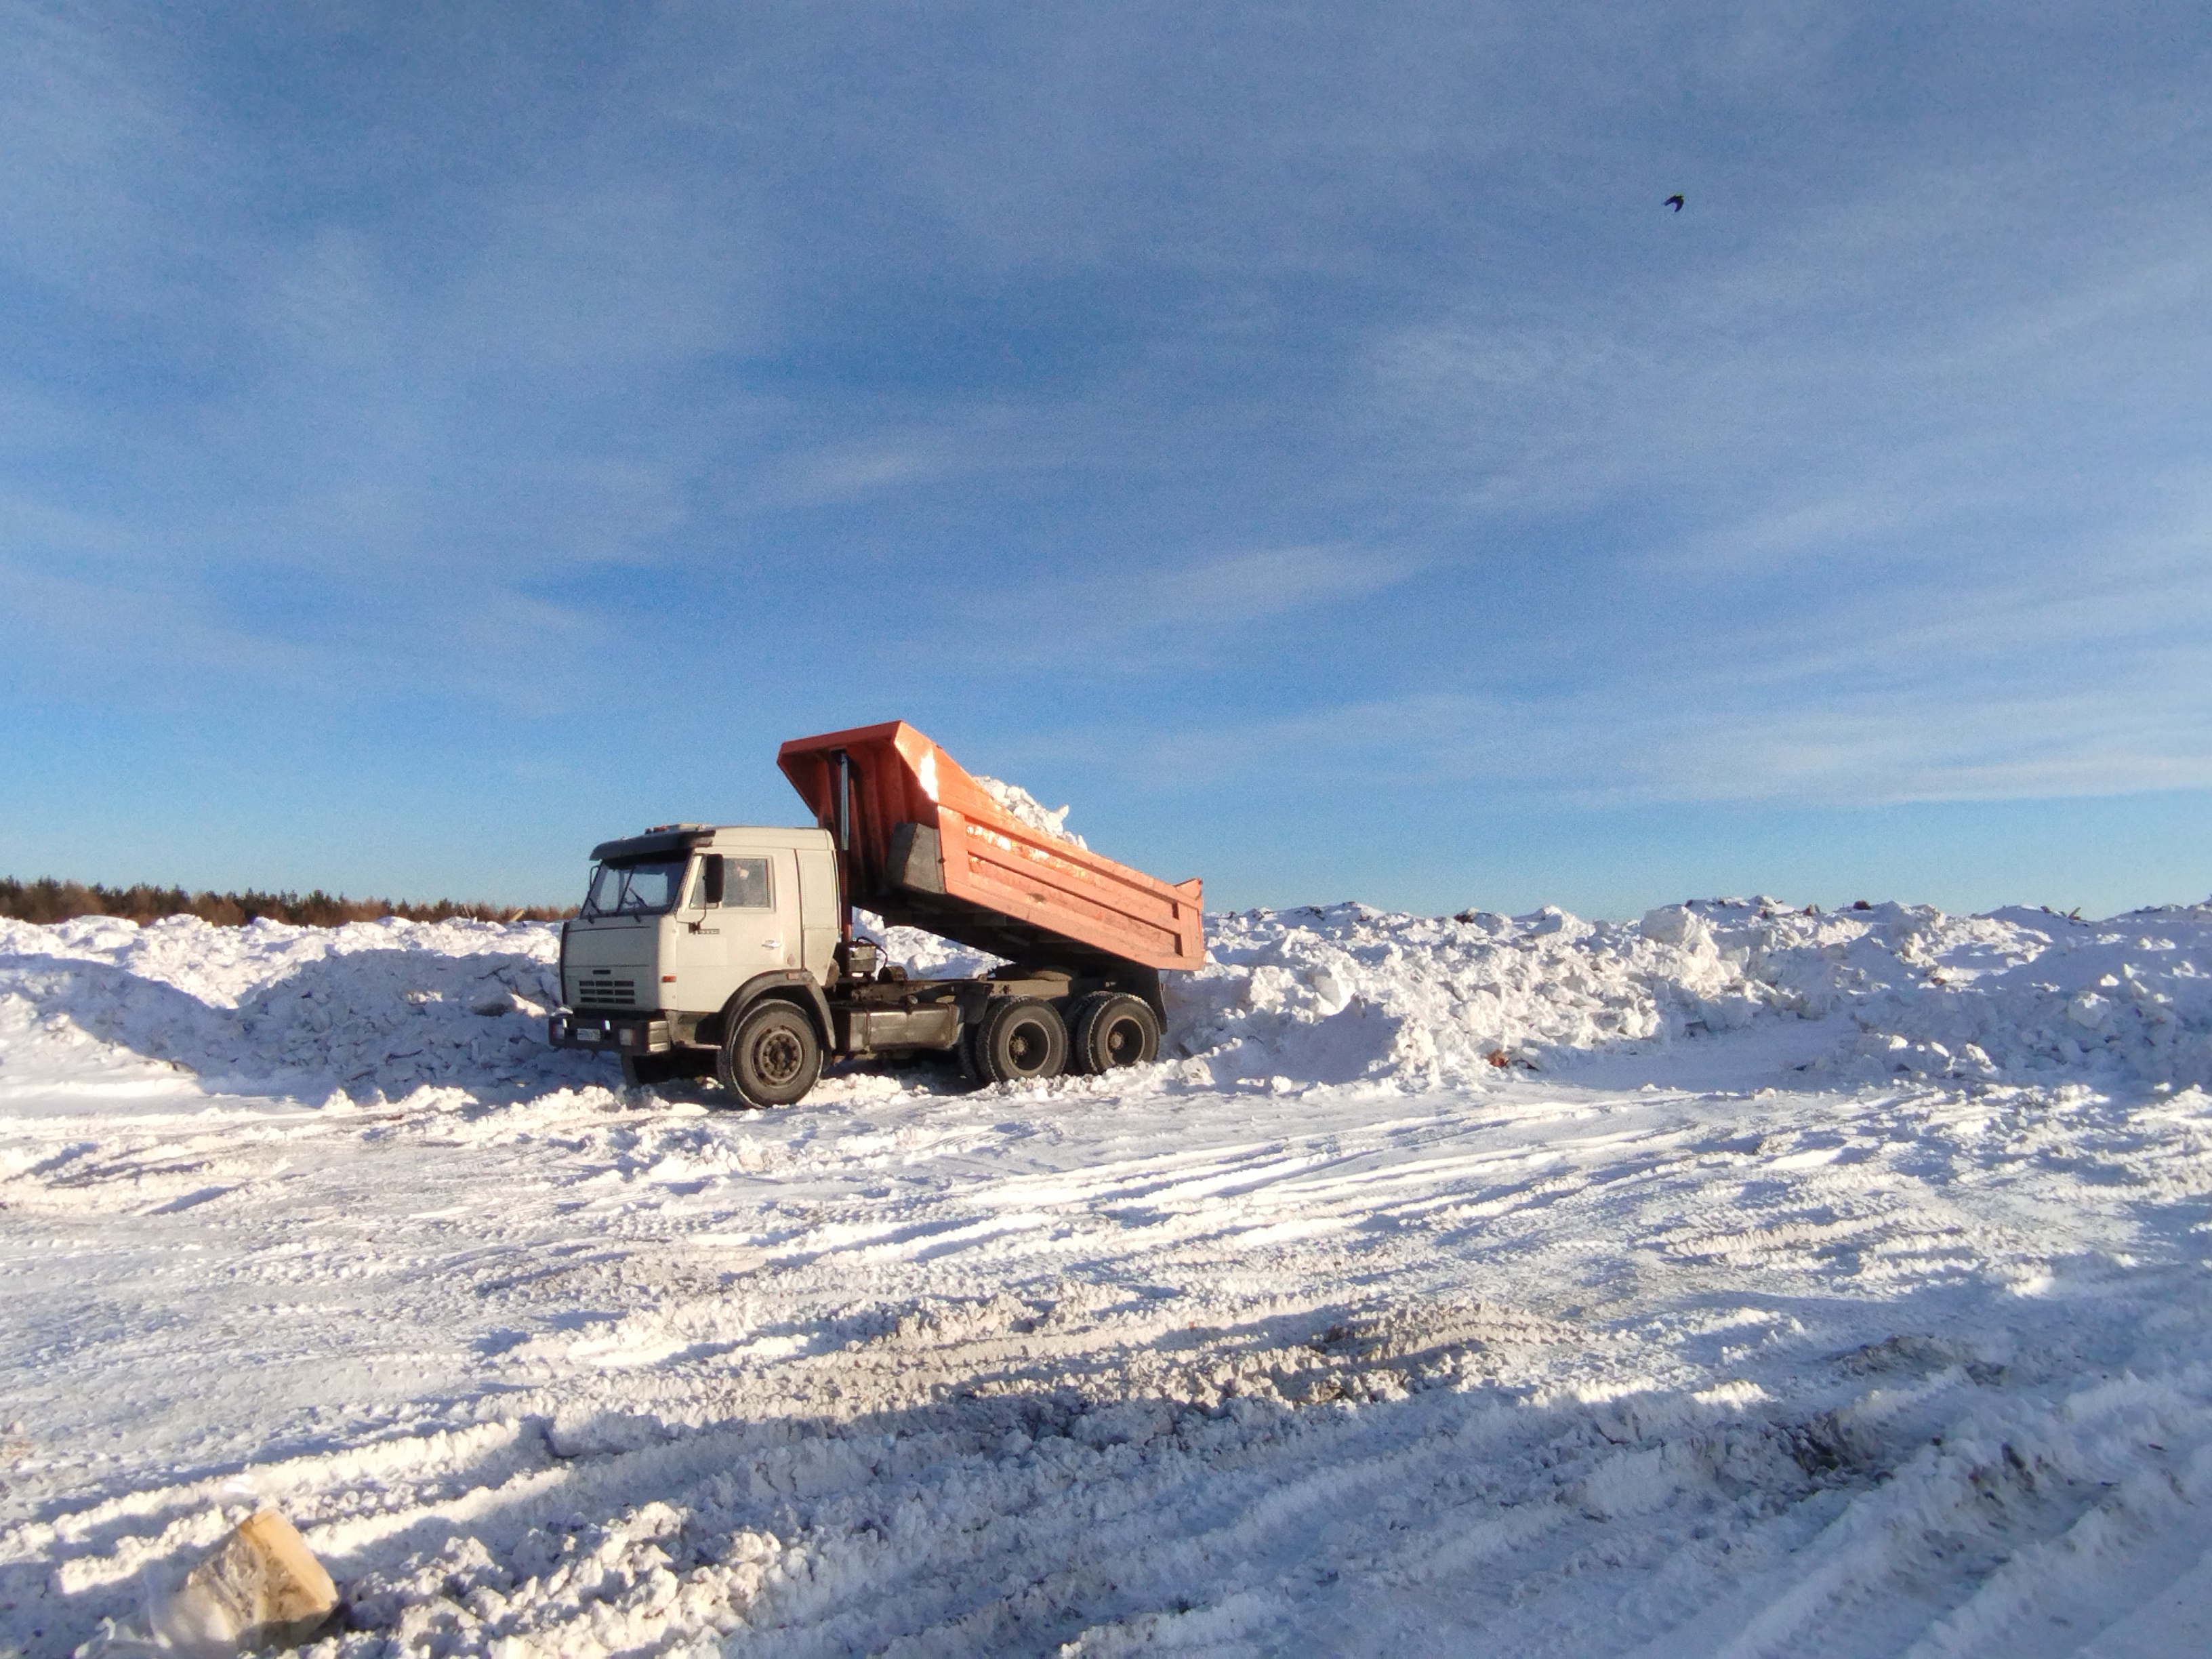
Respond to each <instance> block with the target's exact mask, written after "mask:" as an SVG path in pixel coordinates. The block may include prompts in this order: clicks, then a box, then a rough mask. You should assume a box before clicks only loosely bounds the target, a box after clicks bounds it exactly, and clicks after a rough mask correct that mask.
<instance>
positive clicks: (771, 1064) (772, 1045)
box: [753, 1031, 806, 1084]
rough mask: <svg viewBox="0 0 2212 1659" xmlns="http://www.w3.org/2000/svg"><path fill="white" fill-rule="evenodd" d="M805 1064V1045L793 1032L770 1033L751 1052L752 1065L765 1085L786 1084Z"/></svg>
mask: <svg viewBox="0 0 2212 1659" xmlns="http://www.w3.org/2000/svg"><path fill="white" fill-rule="evenodd" d="M805 1063H806V1048H805V1044H803V1043H801V1042H799V1035H798V1033H797V1032H795V1031H770V1032H769V1034H768V1035H767V1036H764V1037H763V1038H762V1039H761V1040H760V1042H759V1045H758V1046H757V1047H756V1048H754V1050H753V1065H754V1066H755V1067H756V1068H757V1070H758V1071H759V1073H760V1074H761V1080H762V1081H763V1082H765V1083H775V1084H782V1083H788V1082H790V1081H791V1080H792V1079H793V1078H795V1077H797V1076H798V1075H799V1068H800V1067H801V1066H804V1065H805Z"/></svg>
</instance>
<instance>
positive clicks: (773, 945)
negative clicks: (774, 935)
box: [761, 939, 783, 951]
mask: <svg viewBox="0 0 2212 1659" xmlns="http://www.w3.org/2000/svg"><path fill="white" fill-rule="evenodd" d="M761 949H762V950H763V951H781V949H783V941H782V940H781V939H763V940H762V941H761Z"/></svg>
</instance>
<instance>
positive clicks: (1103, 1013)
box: [1068, 991, 1160, 1073]
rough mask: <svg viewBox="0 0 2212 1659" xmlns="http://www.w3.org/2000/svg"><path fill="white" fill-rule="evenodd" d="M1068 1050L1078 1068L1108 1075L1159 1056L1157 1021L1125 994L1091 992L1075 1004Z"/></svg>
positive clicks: (1141, 1003)
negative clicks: (1115, 1070) (1120, 1068)
mask: <svg viewBox="0 0 2212 1659" xmlns="http://www.w3.org/2000/svg"><path fill="white" fill-rule="evenodd" d="M1072 1023H1073V1027H1074V1029H1073V1031H1072V1032H1070V1034H1069V1038H1068V1048H1069V1050H1070V1054H1069V1056H1068V1057H1069V1059H1070V1060H1072V1061H1073V1063H1074V1065H1075V1066H1077V1068H1078V1069H1079V1070H1082V1071H1085V1072H1091V1073H1099V1072H1110V1071H1112V1070H1113V1069H1114V1068H1115V1066H1141V1065H1143V1064H1144V1063H1145V1062H1146V1061H1147V1060H1158V1058H1159V1057H1160V1018H1159V1016H1158V1014H1155V1013H1154V1012H1152V1008H1151V1007H1150V1006H1148V1005H1147V1004H1146V1002H1145V1001H1144V1000H1142V999H1141V998H1139V997H1133V996H1131V995H1129V994H1127V992H1126V991H1094V992H1093V993H1091V995H1089V996H1087V997H1085V998H1084V999H1083V1000H1082V1001H1080V1002H1079V1003H1077V1004H1076V1005H1075V1018H1074V1020H1073V1022H1072Z"/></svg>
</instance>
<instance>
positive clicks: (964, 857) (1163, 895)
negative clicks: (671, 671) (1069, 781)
mask: <svg viewBox="0 0 2212 1659" xmlns="http://www.w3.org/2000/svg"><path fill="white" fill-rule="evenodd" d="M776 764H777V765H778V766H780V767H781V768H782V769H783V773H784V775H785V776H786V777H787V778H789V779H790V780H791V784H792V787H793V788H794V789H796V790H798V791H799V795H800V797H801V799H804V800H805V802H806V804H807V805H808V807H809V808H811V810H812V811H813V813H814V815H815V818H816V820H817V822H818V823H821V824H822V825H823V827H824V828H827V829H830V830H832V831H833V832H834V831H836V829H838V826H839V823H840V821H841V813H842V816H843V818H844V820H845V821H846V823H847V833H848V837H849V840H850V844H851V849H852V850H851V854H850V857H849V860H848V871H847V880H848V883H849V884H850V895H851V897H852V899H853V901H854V902H855V903H857V904H861V905H865V906H866V907H867V908H869V909H871V910H873V911H875V912H877V913H878V914H879V915H882V916H883V917H884V919H885V920H886V921H890V922H894V923H900V924H904V925H906V926H909V927H922V928H927V930H929V931H930V932H932V933H938V934H941V935H943V936H944V937H945V938H946V939H956V940H957V941H959V942H960V943H961V944H963V945H971V946H973V947H974V948H975V949H976V950H979V951H990V952H991V953H993V954H994V955H995V956H1000V957H1006V959H1007V960H1009V961H1012V962H1017V963H1023V964H1024V965H1025V966H1030V967H1039V968H1044V967H1064V968H1068V969H1109V970H1110V969H1115V968H1119V967H1122V966H1126V965H1127V964H1130V963H1134V964H1135V965H1137V966H1139V967H1141V968H1152V969H1194V968H1196V967H1198V966H1199V965H1200V963H1202V962H1203V961H1204V960H1205V957H1206V944H1205V936H1204V932H1203V929H1202V927H1201V916H1200V905H1201V897H1202V893H1201V889H1200V884H1199V883H1198V882H1197V881H1195V880H1191V881H1185V882H1181V883H1176V884H1170V883H1168V882H1164V881H1161V880H1159V879H1158V878H1155V877H1152V876H1148V875H1146V873H1145V872H1143V871H1141V870H1133V869H1131V868H1130V867H1129V866H1127V865H1126V864H1117V863H1115V861H1114V860H1112V859H1109V858H1107V857H1104V856H1103V855H1102V854H1097V853H1094V852H1092V851H1091V850H1090V848H1087V847H1085V846H1084V845H1082V844H1081V843H1080V842H1075V841H1071V840H1069V839H1068V838H1067V837H1066V835H1065V833H1064V832H1063V831H1061V830H1059V829H1054V828H1048V827H1042V826H1041V825H1039V824H1038V823H1033V822H1030V818H1029V817H1027V816H1024V815H1021V814H1018V812H1017V811H1013V810H1011V809H1010V808H1009V806H1008V805H1006V804H1003V803H1002V801H1001V799H1000V798H998V797H997V796H994V793H992V792H991V791H990V790H987V789H986V788H985V787H983V786H982V785H981V783H979V782H978V781H976V780H975V778H973V777H971V776H970V775H969V774H968V773H967V772H965V771H964V770H963V769H961V767H960V765H959V763H957V762H956V761H955V760H953V758H952V757H951V756H950V755H947V754H946V753H945V751H944V750H942V749H940V748H939V747H938V746H937V745H936V744H933V743H932V742H931V741H930V740H929V739H928V738H927V737H925V736H923V735H922V734H921V732H917V731H915V729H914V727H912V726H908V725H907V724H906V723H905V722H904V721H902V720H890V721H887V722H885V723H884V724H883V725H880V726H854V727H853V728H851V729H849V730H847V731H843V732H824V733H823V734H821V735H820V736H818V737H811V738H793V739H792V740H791V741H790V742H789V743H787V744H784V745H783V747H782V748H781V750H778V751H777V753H776ZM1016 805H1018V803H1016Z"/></svg>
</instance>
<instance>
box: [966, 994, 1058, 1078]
mask: <svg viewBox="0 0 2212 1659" xmlns="http://www.w3.org/2000/svg"><path fill="white" fill-rule="evenodd" d="M969 1042H970V1044H971V1046H970V1048H969V1055H970V1057H971V1060H972V1064H973V1069H974V1071H975V1074H976V1077H977V1079H978V1080H980V1081H981V1082H984V1083H1030V1082H1033V1081H1035V1080H1036V1079H1039V1078H1048V1077H1058V1076H1059V1075H1060V1072H1061V1070H1062V1069H1063V1068H1064V1067H1065V1066H1066V1064H1067V1027H1066V1026H1065V1025H1063V1024H1060V1011H1059V1010H1058V1009H1056V1008H1054V1006H1052V1004H1050V1003H1049V1002H1046V1001H1044V1000H1042V999H1040V998H1037V997H1006V998H1002V999H994V1000H993V1001H992V1003H991V1005H990V1006H989V1007H987V1008H986V1009H985V1010H984V1011H983V1018H982V1019H981V1022H980V1023H979V1024H978V1025H977V1026H976V1028H975V1034H974V1036H972V1037H971V1038H970V1039H969Z"/></svg>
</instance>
